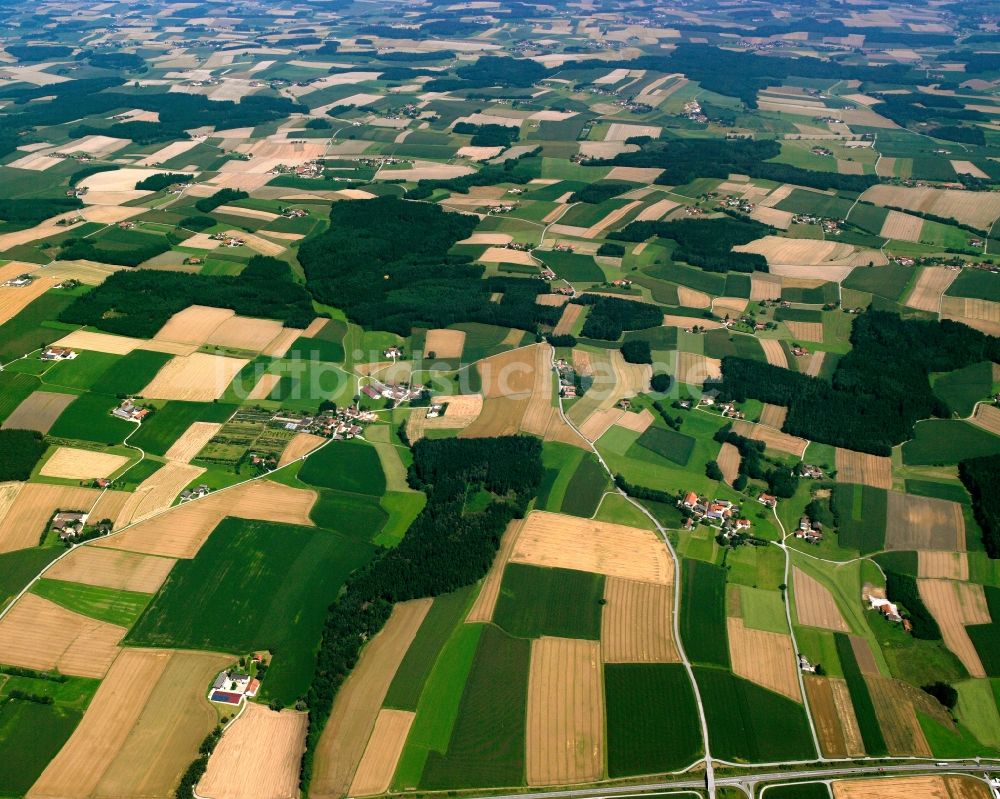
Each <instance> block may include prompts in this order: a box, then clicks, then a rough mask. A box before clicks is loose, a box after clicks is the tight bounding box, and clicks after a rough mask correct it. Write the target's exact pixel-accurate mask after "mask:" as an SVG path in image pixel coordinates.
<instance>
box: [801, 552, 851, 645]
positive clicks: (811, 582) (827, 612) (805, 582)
mask: <svg viewBox="0 0 1000 799" xmlns="http://www.w3.org/2000/svg"><path fill="white" fill-rule="evenodd" d="M792 588H793V590H794V592H795V615H796V616H797V617H798V620H799V624H802V625H804V626H806V627H822V628H823V629H824V630H833V631H835V632H842V633H846V632H850V629H849V628H848V626H847V622H845V621H844V617H843V616H842V615H841V613H840V608H839V607H837V602H836V600H834V598H833V594H831V593H830V589H829V588H827V587H826V586H825V585H823V583H821V582H820V581H819V580H817V579H815V578H814V577H812V576H810V575H809V574H806V573H805V572H804V571H802V570H801V569H799V568H798V567H795V568H794V569H793V570H792Z"/></svg>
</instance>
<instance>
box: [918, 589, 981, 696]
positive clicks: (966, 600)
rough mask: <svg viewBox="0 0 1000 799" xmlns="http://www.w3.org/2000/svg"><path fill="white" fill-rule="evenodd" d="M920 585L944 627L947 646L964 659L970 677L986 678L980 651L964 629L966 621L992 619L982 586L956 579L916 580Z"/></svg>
mask: <svg viewBox="0 0 1000 799" xmlns="http://www.w3.org/2000/svg"><path fill="white" fill-rule="evenodd" d="M917 587H918V589H919V591H920V598H921V599H922V600H923V601H924V604H925V605H926V606H927V609H928V610H929V611H930V612H931V615H933V616H934V619H935V620H936V621H937V623H938V626H939V627H940V628H941V636H942V638H944V643H945V646H947V647H948V649H950V650H951V651H952V652H954V653H955V656H956V657H958V659H959V660H961V661H962V665H963V666H965V669H966V671H968V672H969V674H970V676H972V677H985V676H986V671H985V669H984V668H983V663H982V661H981V660H980V659H979V653H978V652H977V651H976V648H975V646H973V644H972V640H971V639H970V638H969V634H968V633H967V632H966V630H965V625H967V624H989V623H990V621H991V619H990V611H989V608H988V607H987V606H986V596H985V594H984V593H983V587H982V586H981V585H976V584H974V583H960V582H955V581H954V580H923V579H922V580H918V581H917Z"/></svg>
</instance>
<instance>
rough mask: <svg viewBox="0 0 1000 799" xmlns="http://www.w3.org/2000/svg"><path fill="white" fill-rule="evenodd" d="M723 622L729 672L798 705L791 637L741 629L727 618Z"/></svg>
mask: <svg viewBox="0 0 1000 799" xmlns="http://www.w3.org/2000/svg"><path fill="white" fill-rule="evenodd" d="M726 622H727V625H728V629H729V656H730V659H731V660H732V663H733V673H734V674H738V675H739V676H740V677H745V678H746V679H748V680H750V681H751V682H755V683H757V684H758V685H763V686H764V687H765V688H770V689H771V690H772V691H775V692H777V693H779V694H782V695H783V696H787V697H788V698H789V699H794V700H795V701H796V702H801V701H802V695H801V693H800V692H799V679H798V664H797V661H796V659H795V653H794V652H793V651H792V639H791V637H790V636H788V635H782V634H781V633H771V632H766V631H764V630H752V629H750V628H748V627H744V626H743V619H733V618H730V619H727V620H726Z"/></svg>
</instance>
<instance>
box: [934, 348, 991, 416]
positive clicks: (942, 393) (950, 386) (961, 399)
mask: <svg viewBox="0 0 1000 799" xmlns="http://www.w3.org/2000/svg"><path fill="white" fill-rule="evenodd" d="M933 386H934V394H935V396H936V397H937V398H938V399H940V400H941V401H942V402H943V403H944V404H945V405H947V406H948V410H950V411H951V412H952V413H953V414H955V415H956V416H969V415H971V414H972V411H973V408H975V405H976V403H977V402H978V401H979V400H984V399H989V397H990V395H991V394H992V393H993V364H992V363H990V362H989V361H982V362H980V363H974V364H972V366H966V367H965V368H964V369H956V370H955V371H954V372H948V373H946V374H943V375H940V376H938V377H937V378H936V379H935V380H934V381H933Z"/></svg>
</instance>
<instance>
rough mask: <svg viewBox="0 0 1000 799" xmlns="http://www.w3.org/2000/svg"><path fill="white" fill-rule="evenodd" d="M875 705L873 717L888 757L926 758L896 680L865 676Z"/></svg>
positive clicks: (906, 698)
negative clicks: (880, 729) (879, 729)
mask: <svg viewBox="0 0 1000 799" xmlns="http://www.w3.org/2000/svg"><path fill="white" fill-rule="evenodd" d="M865 682H866V683H867V684H868V692H869V693H870V694H871V697H872V704H873V705H875V715H876V716H877V717H878V723H879V726H880V727H881V728H882V735H883V737H884V738H885V744H886V746H887V747H888V749H889V754H891V755H914V756H916V757H930V756H931V748H930V746H928V744H927V739H926V738H925V737H924V733H923V730H921V729H920V722H919V721H918V720H917V714H916V711H915V710H914V709H913V703H912V702H911V700H910V696H909V693H908V692H907V691H906V690H905V688H904V687H903V684H902V683H900V682H899V681H898V680H892V679H889V678H888V677H880V676H877V675H873V674H869V675H866V677H865Z"/></svg>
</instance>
